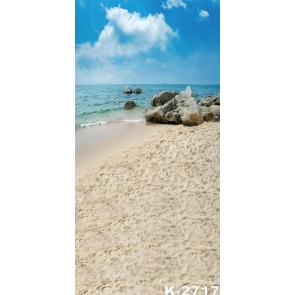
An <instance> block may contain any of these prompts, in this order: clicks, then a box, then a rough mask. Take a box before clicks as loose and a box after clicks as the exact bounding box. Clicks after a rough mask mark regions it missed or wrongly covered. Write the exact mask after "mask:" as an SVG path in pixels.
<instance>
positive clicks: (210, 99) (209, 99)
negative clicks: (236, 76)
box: [198, 93, 220, 107]
mask: <svg viewBox="0 0 295 295" xmlns="http://www.w3.org/2000/svg"><path fill="white" fill-rule="evenodd" d="M198 105H199V106H205V107H210V106H211V105H220V93H218V94H215V95H212V96H206V97H205V98H203V99H202V100H200V101H199V102H198Z"/></svg>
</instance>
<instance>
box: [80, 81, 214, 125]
mask: <svg viewBox="0 0 295 295" xmlns="http://www.w3.org/2000/svg"><path fill="white" fill-rule="evenodd" d="M125 86H127V85H89V86H88V85H81V86H79V85H76V86H75V87H76V89H75V124H76V128H81V127H88V126H93V125H100V124H107V123H110V122H129V121H130V122H145V116H144V113H145V110H146V109H147V108H150V107H151V100H152V98H153V96H154V95H156V94H158V93H160V92H162V91H177V92H178V93H179V92H180V91H183V90H185V89H186V87H187V86H190V87H191V89H192V92H193V96H194V97H195V98H196V99H197V100H199V99H202V98H204V97H206V96H208V95H213V94H216V93H219V92H220V85H189V84H188V85H180V84H138V85H135V86H134V85H129V86H130V87H131V89H132V90H135V88H141V89H142V91H143V92H142V93H140V94H135V93H132V94H126V93H123V88H124V87H125ZM128 100H133V101H134V102H135V103H136V104H137V105H138V106H137V107H135V108H133V109H131V110H125V109H124V104H125V102H126V101H128Z"/></svg>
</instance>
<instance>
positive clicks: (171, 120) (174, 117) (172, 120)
mask: <svg viewBox="0 0 295 295" xmlns="http://www.w3.org/2000/svg"><path fill="white" fill-rule="evenodd" d="M165 118H166V120H167V121H168V124H176V125H178V124H181V123H182V121H181V117H180V115H179V112H177V111H172V112H167V113H166V114H165Z"/></svg>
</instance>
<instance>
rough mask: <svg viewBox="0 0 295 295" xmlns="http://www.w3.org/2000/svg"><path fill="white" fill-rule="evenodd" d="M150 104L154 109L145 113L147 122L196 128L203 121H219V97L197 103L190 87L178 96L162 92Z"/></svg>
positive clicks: (207, 98) (211, 97)
mask: <svg viewBox="0 0 295 295" xmlns="http://www.w3.org/2000/svg"><path fill="white" fill-rule="evenodd" d="M151 104H152V105H153V106H156V107H155V108H150V109H147V110H146V111H145V118H146V121H147V122H153V123H162V124H183V125H185V126H196V125H200V124H202V123H203V122H204V121H207V122H208V121H219V120H220V95H219V94H216V95H213V96H207V97H206V98H205V99H203V100H201V101H199V102H197V101H196V100H195V98H194V97H193V96H192V91H191V88H190V86H188V87H187V88H186V90H185V91H181V92H180V94H177V92H168V91H163V92H161V93H160V94H157V95H155V96H154V97H153V99H152V102H151Z"/></svg>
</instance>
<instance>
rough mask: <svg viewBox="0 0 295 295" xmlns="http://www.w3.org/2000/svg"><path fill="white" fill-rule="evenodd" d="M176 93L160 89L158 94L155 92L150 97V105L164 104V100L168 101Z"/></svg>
mask: <svg viewBox="0 0 295 295" xmlns="http://www.w3.org/2000/svg"><path fill="white" fill-rule="evenodd" d="M177 94H178V93H177V92H175V91H173V92H170V91H162V92H161V93H159V94H156V95H155V96H154V97H153V98H152V102H151V104H152V106H159V105H164V104H165V103H166V102H168V101H169V100H171V99H172V98H174V97H175V96H176V95H177Z"/></svg>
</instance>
